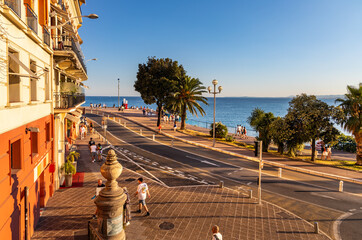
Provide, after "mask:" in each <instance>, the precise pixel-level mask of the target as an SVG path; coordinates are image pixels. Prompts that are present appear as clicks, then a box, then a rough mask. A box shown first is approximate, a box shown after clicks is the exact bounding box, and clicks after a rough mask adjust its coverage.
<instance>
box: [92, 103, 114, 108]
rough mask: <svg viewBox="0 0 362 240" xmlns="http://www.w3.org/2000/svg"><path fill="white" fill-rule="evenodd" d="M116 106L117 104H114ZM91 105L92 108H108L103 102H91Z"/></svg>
mask: <svg viewBox="0 0 362 240" xmlns="http://www.w3.org/2000/svg"><path fill="white" fill-rule="evenodd" d="M114 106H115V105H114ZM89 107H90V108H102V107H103V108H107V104H105V103H103V105H102V103H94V104H93V103H90V104H89Z"/></svg>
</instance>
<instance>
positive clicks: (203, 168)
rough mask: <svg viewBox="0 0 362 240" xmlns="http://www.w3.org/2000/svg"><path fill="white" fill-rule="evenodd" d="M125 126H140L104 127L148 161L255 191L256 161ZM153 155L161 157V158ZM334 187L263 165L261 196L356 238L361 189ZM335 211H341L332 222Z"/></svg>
mask: <svg viewBox="0 0 362 240" xmlns="http://www.w3.org/2000/svg"><path fill="white" fill-rule="evenodd" d="M88 117H90V118H92V119H93V120H95V121H97V122H98V123H100V122H101V117H100V116H97V115H92V114H88ZM122 122H124V121H122ZM127 127H128V128H131V129H133V130H136V131H139V129H142V134H143V136H140V135H139V134H136V133H134V132H132V131H130V130H128V129H127V128H124V127H121V126H120V125H119V124H118V123H116V122H113V121H110V120H108V128H107V130H108V131H109V132H111V133H112V134H114V135H115V136H117V137H118V138H119V139H121V140H123V141H125V142H126V143H129V144H130V145H129V148H130V149H131V150H132V151H133V152H136V153H139V154H140V155H144V154H145V152H147V153H153V154H154V155H152V156H148V159H151V160H152V159H155V160H157V161H155V162H154V163H157V164H158V165H160V166H161V167H164V168H167V167H169V168H172V169H177V168H180V167H183V168H184V169H186V171H187V172H188V173H186V174H185V175H186V176H188V175H191V176H194V177H196V178H197V179H204V183H209V184H212V183H217V182H218V181H219V180H222V181H224V182H225V185H226V186H228V187H232V188H235V189H239V190H241V191H246V190H247V189H250V188H251V189H253V192H254V194H255V193H256V192H257V191H256V189H257V185H256V179H257V176H258V172H257V170H258V164H257V163H255V162H252V161H249V160H246V159H242V158H237V157H233V156H230V155H227V154H223V153H220V152H215V151H212V150H208V149H205V148H200V147H196V146H193V145H189V144H186V143H183V142H180V141H173V146H174V147H171V146H170V145H171V139H169V138H167V137H165V136H163V135H156V140H157V141H152V135H153V134H154V132H152V131H150V130H148V129H146V128H143V127H140V126H138V125H136V124H134V123H133V122H130V121H127ZM131 146H135V147H133V148H132V147H131ZM157 156H161V157H162V161H161V163H160V158H158V157H157ZM170 166H171V167H170ZM185 166H187V167H186V168H185ZM186 171H183V172H186ZM190 172H191V174H190ZM337 188H338V181H335V180H333V179H325V178H320V177H316V176H311V175H307V174H302V173H296V172H291V171H283V178H278V177H277V169H275V168H273V167H269V166H265V167H264V169H263V175H262V189H263V191H262V198H263V200H266V201H269V202H272V203H275V204H277V205H278V206H281V207H283V208H285V209H287V210H289V211H291V212H293V213H295V214H296V215H298V216H300V217H302V218H304V219H306V220H308V221H310V222H319V225H320V228H321V230H323V231H324V232H325V233H327V234H328V235H329V236H331V237H333V238H335V239H337V237H338V235H339V236H340V237H341V239H361V236H362V228H361V227H360V226H362V218H361V215H362V214H361V212H362V201H361V200H362V198H361V197H360V196H358V195H354V194H361V193H362V186H360V185H357V184H352V183H345V186H344V188H345V191H347V192H351V193H353V194H349V193H346V192H344V193H340V192H338V191H337V190H338V189H337ZM340 216H342V217H344V216H346V217H345V218H343V219H341V221H337V222H334V220H335V219H337V218H338V217H340ZM334 229H337V231H335V230H334ZM336 233H337V234H336ZM338 233H339V234H338Z"/></svg>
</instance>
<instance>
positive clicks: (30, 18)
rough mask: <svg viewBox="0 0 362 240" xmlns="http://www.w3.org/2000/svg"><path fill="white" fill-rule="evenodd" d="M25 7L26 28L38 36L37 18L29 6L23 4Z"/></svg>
mask: <svg viewBox="0 0 362 240" xmlns="http://www.w3.org/2000/svg"><path fill="white" fill-rule="evenodd" d="M25 7H26V21H27V24H28V27H29V28H30V29H31V30H33V31H34V32H35V33H36V34H38V16H37V15H36V14H35V12H34V11H33V9H31V7H30V6H29V4H27V3H25Z"/></svg>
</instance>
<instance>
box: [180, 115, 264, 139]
mask: <svg viewBox="0 0 362 240" xmlns="http://www.w3.org/2000/svg"><path fill="white" fill-rule="evenodd" d="M186 124H189V125H192V126H196V127H200V128H206V129H207V131H209V130H210V129H211V124H212V122H206V121H199V120H194V119H187V120H186ZM226 127H227V128H228V132H229V133H230V134H236V130H237V127H236V126H228V125H226ZM206 129H205V130H206ZM247 135H248V136H257V132H256V131H254V130H252V129H247Z"/></svg>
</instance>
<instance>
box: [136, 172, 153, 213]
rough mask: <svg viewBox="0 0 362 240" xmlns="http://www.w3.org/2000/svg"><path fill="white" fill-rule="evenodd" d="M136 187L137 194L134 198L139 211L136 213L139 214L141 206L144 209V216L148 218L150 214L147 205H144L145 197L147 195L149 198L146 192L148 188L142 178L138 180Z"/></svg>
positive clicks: (148, 193)
mask: <svg viewBox="0 0 362 240" xmlns="http://www.w3.org/2000/svg"><path fill="white" fill-rule="evenodd" d="M137 181H138V184H139V185H138V187H137V192H136V194H135V195H136V196H138V207H139V210H138V211H137V212H138V213H141V210H142V206H143V207H145V210H146V215H145V216H150V212H149V211H148V208H147V205H146V196H147V195H148V197H149V198H150V197H151V195H150V192H149V191H148V186H147V184H146V183H144V182H143V178H141V177H140V178H138V179H137ZM146 194H147V195H146Z"/></svg>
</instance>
